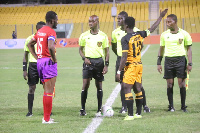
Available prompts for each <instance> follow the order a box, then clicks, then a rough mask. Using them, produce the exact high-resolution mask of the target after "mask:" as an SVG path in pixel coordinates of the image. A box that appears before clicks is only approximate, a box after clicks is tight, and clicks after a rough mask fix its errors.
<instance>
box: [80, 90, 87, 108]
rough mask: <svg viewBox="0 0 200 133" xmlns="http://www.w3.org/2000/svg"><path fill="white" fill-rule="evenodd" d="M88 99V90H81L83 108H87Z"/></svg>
mask: <svg viewBox="0 0 200 133" xmlns="http://www.w3.org/2000/svg"><path fill="white" fill-rule="evenodd" d="M86 99H87V91H86V90H82V92H81V106H82V109H84V110H85V103H86Z"/></svg>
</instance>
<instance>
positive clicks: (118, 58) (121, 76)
mask: <svg viewBox="0 0 200 133" xmlns="http://www.w3.org/2000/svg"><path fill="white" fill-rule="evenodd" d="M120 61H121V56H117V61H116V65H115V82H118V81H117V79H116V75H117V71H118V69H119V66H120ZM123 76H124V69H122V71H121V74H120V80H121V81H122V80H123Z"/></svg>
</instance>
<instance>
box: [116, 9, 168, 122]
mask: <svg viewBox="0 0 200 133" xmlns="http://www.w3.org/2000/svg"><path fill="white" fill-rule="evenodd" d="M167 10H168V9H165V10H164V11H163V12H161V13H160V16H159V18H158V19H157V21H156V22H155V23H154V24H153V25H152V26H151V28H149V30H150V31H154V30H155V29H156V27H157V26H158V25H159V23H160V21H161V20H162V18H163V17H164V16H165V14H166V13H167ZM134 26H135V19H134V18H133V17H127V18H126V19H125V21H124V26H123V30H124V31H125V32H126V33H127V34H126V35H125V36H124V37H123V38H122V40H121V44H122V57H121V61H120V66H119V69H118V71H117V75H116V76H117V80H118V81H120V74H121V70H122V69H123V68H124V71H125V72H124V77H123V82H122V87H123V88H124V91H125V100H126V103H127V108H128V115H127V116H126V117H125V119H124V120H133V119H134V118H142V116H141V110H142V102H143V95H142V91H141V87H142V84H141V83H142V80H141V79H142V69H143V66H142V62H141V50H142V48H143V38H145V37H146V36H147V34H146V31H138V32H134V31H133V28H134ZM132 88H133V90H134V93H135V95H136V98H135V99H136V107H137V111H136V114H135V115H134V116H133V94H132V93H131V89H132Z"/></svg>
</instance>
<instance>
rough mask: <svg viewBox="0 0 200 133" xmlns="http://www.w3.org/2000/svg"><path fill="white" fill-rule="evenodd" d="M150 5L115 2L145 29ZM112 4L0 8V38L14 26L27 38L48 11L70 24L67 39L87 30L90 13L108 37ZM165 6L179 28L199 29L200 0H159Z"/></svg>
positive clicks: (160, 28)
mask: <svg viewBox="0 0 200 133" xmlns="http://www.w3.org/2000/svg"><path fill="white" fill-rule="evenodd" d="M149 4H150V3H149V2H129V3H117V4H116V7H117V13H119V12H121V11H123V10H125V11H127V12H128V14H129V16H133V17H135V18H136V26H137V27H138V28H139V29H141V30H143V29H147V28H148V27H149V26H150V21H152V20H149V11H150V10H149ZM111 7H112V3H98V4H97V3H95V4H94V3H93V4H79V5H77V4H71V5H61V4H60V5H41V6H17V7H0V19H1V21H0V39H4V38H8V39H9V38H11V33H12V31H14V30H15V29H16V30H17V37H18V38H26V36H27V34H28V35H29V34H31V33H32V32H35V24H36V23H37V22H38V21H45V18H44V16H45V13H46V12H47V11H49V10H53V11H55V12H57V13H58V17H59V24H64V23H67V24H68V23H73V31H72V34H71V36H70V38H78V37H79V36H80V34H81V33H82V32H84V31H86V30H88V29H89V27H88V18H89V16H91V15H93V14H96V15H97V16H99V21H100V25H99V27H100V29H101V30H102V31H104V32H105V33H106V34H107V35H108V36H109V37H110V36H111V32H112V30H113V21H114V19H113V18H112V17H111ZM164 8H168V14H171V13H173V14H176V15H177V17H178V25H179V27H181V28H184V29H185V30H187V31H188V32H190V33H196V32H198V31H197V29H199V28H200V1H199V0H165V1H160V2H159V9H164ZM165 19H166V17H165ZM115 21H116V18H115ZM164 22H165V21H163V24H161V25H160V27H159V33H161V32H163V31H164V30H166V25H165V23H164ZM5 31H6V33H5Z"/></svg>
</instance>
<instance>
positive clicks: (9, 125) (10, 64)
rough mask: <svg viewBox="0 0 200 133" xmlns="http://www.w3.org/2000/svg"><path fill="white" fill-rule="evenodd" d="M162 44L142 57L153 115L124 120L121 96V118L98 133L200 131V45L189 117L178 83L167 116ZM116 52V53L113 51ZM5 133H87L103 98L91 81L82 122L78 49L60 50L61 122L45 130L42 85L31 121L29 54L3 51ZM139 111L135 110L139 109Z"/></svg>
mask: <svg viewBox="0 0 200 133" xmlns="http://www.w3.org/2000/svg"><path fill="white" fill-rule="evenodd" d="M158 48H159V45H151V47H150V48H149V50H148V51H147V52H146V53H145V55H144V56H143V57H142V61H143V65H144V70H143V86H144V88H145V91H146V95H147V104H148V106H149V107H150V108H151V113H143V114H142V115H143V118H142V119H136V120H133V121H123V118H124V117H125V115H123V114H119V113H118V111H119V110H120V107H121V102H120V97H119V96H118V97H117V99H116V100H115V102H114V104H113V109H114V111H115V114H114V116H113V117H112V118H104V119H103V122H102V123H101V125H100V126H99V127H98V129H97V130H96V132H97V133H108V132H110V133H111V132H112V133H121V132H123V133H130V132H141V133H144V132H148V133H149V132H151V133H178V132H184V133H186V132H200V126H199V122H200V91H199V87H200V78H199V74H200V58H199V51H200V44H199V43H194V44H193V46H192V49H193V64H194V65H193V69H192V72H191V74H190V82H189V90H188V91H187V100H186V104H187V105H188V108H187V109H188V111H189V112H188V113H183V112H182V111H181V110H180V94H179V88H178V85H177V79H175V86H174V105H175V109H176V111H175V112H167V106H168V100H167V95H166V81H165V80H164V79H163V78H162V77H163V74H159V73H158V72H157V67H156V60H157V53H158ZM110 50H111V49H110ZM0 57H1V58H0V132H5V133H23V132H31V133H38V132H42V133H43V132H56V133H81V132H83V131H84V130H85V128H86V127H87V126H88V125H89V124H90V123H91V121H92V118H94V115H95V113H96V111H97V98H96V88H95V85H94V80H92V81H91V85H90V88H89V93H88V99H87V103H86V111H87V114H88V115H87V116H85V117H80V116H79V110H80V108H81V104H80V96H81V95H80V93H81V88H82V69H81V67H82V60H81V58H80V56H79V53H78V48H58V49H57V58H58V78H57V82H56V97H55V99H54V101H53V113H54V115H53V117H52V118H54V119H55V120H56V121H58V122H59V123H57V124H52V125H43V124H42V123H41V119H42V117H43V115H42V113H43V105H42V95H43V89H42V86H41V85H37V89H36V91H35V100H34V107H33V113H34V116H33V117H31V118H27V117H26V116H25V115H26V113H27V93H28V85H27V84H26V81H25V80H24V79H23V76H22V58H23V50H22V49H19V50H0ZM115 61H116V57H115V55H114V54H113V52H112V51H110V66H109V72H108V73H107V74H106V75H105V81H104V82H103V90H104V98H103V103H105V102H106V100H107V98H108V97H109V95H110V94H111V92H112V91H113V89H114V88H115V86H116V85H117V83H115V82H114V72H115ZM134 107H135V105H134Z"/></svg>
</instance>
